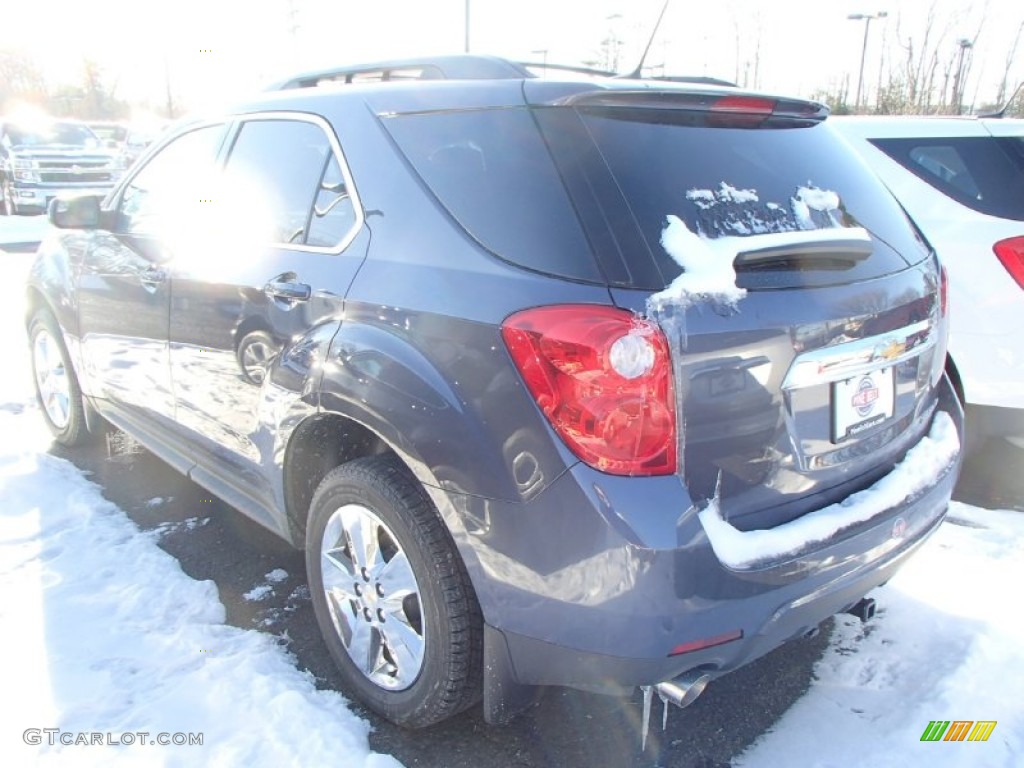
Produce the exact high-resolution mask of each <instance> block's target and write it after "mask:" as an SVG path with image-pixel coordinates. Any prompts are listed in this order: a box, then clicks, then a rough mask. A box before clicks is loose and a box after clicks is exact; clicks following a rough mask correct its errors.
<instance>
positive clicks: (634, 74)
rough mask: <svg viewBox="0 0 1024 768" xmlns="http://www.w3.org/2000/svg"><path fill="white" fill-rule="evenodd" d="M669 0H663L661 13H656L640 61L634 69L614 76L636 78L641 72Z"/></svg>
mask: <svg viewBox="0 0 1024 768" xmlns="http://www.w3.org/2000/svg"><path fill="white" fill-rule="evenodd" d="M670 2H671V0H665V4H664V5H663V6H661V13H659V14H658V20H657V21H656V22H654V29H652V30H651V36H650V37H649V38H648V40H647V47H646V48H644V52H643V54H642V55H641V56H640V61H639V62H638V63H637V65H636V69H634V70H633V71H632V72H630V73H628V74H625V75H615V77H616V78H624V79H627V80H638V79H640V77H641V75H642V74H643V68H644V61H646V59H647V54H648V53H650V51H651V45H652V44H653V43H654V36H655V35H657V34H658V27H660V26H661V20H662V19H663V18H665V11H667V10H668V4H669V3H670Z"/></svg>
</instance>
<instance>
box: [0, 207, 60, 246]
mask: <svg viewBox="0 0 1024 768" xmlns="http://www.w3.org/2000/svg"><path fill="white" fill-rule="evenodd" d="M52 231H54V229H53V227H51V226H50V220H49V218H47V217H46V216H44V215H40V216H8V217H7V218H5V219H4V226H3V228H2V229H0V248H3V247H4V246H15V245H22V244H25V243H38V242H40V241H41V240H42V239H43V238H44V237H46V235H47V234H49V233H50V232H52Z"/></svg>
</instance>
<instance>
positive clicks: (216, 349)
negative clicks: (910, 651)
mask: <svg viewBox="0 0 1024 768" xmlns="http://www.w3.org/2000/svg"><path fill="white" fill-rule="evenodd" d="M460 61H463V60H460ZM488 61H489V62H490V63H491V64H493V63H494V61H493V60H488ZM363 74H365V73H363ZM385 74H391V75H394V74H395V73H385ZM400 74H401V76H397V75H395V76H388V77H378V78H377V80H378V82H367V83H362V82H358V81H359V80H362V79H372V78H365V77H356V78H352V77H350V78H347V79H348V80H350V81H351V82H343V84H341V85H330V84H326V85H325V86H324V87H310V88H306V87H291V88H288V89H286V90H284V91H281V92H277V93H267V94H262V95H260V96H259V97H258V98H255V99H253V100H252V101H249V102H247V103H243V104H240V105H238V106H236V107H235V108H233V109H231V110H229V111H227V112H225V113H224V114H223V116H221V117H219V118H216V119H207V120H202V121H193V122H186V123H183V124H181V125H180V126H178V128H177V129H176V130H174V131H172V132H171V133H170V134H168V135H167V136H166V137H165V138H163V139H162V140H161V141H160V142H159V143H158V144H157V145H155V146H153V147H151V148H150V150H149V151H148V152H147V154H146V155H145V156H144V157H143V158H142V159H141V160H140V162H138V163H137V164H136V165H135V166H134V167H133V169H132V170H131V171H130V172H129V173H128V174H127V176H126V177H125V178H124V179H123V180H122V181H121V183H120V184H119V185H118V187H117V188H116V189H115V190H114V191H113V192H112V193H110V194H109V195H108V196H107V197H106V198H105V199H103V200H102V201H101V200H100V199H99V198H96V197H92V198H90V197H80V198H75V199H69V200H60V201H55V203H54V204H53V206H51V211H50V216H51V220H52V221H53V223H54V224H55V225H56V226H57V227H58V228H60V229H59V231H58V233H57V234H56V235H55V236H52V237H51V238H49V239H48V240H46V241H45V242H44V243H43V244H42V246H41V248H40V252H39V255H38V258H37V261H36V263H35V266H34V269H33V271H32V274H31V278H30V283H29V287H28V291H29V299H30V301H29V303H30V312H29V316H28V318H27V324H28V330H29V335H30V342H31V345H32V359H33V361H34V371H35V377H36V383H37V388H38V392H39V398H40V402H41V404H42V407H43V411H44V413H45V416H46V418H47V420H48V422H49V425H50V427H51V428H52V430H53V432H54V434H55V436H56V438H57V439H58V440H59V441H60V442H62V443H65V444H68V445H71V444H75V443H77V442H79V441H81V440H83V439H85V438H86V437H87V436H88V434H89V432H90V431H91V430H95V429H96V428H97V427H98V426H99V425H101V424H102V423H103V422H109V423H111V424H113V425H115V426H116V427H118V428H120V429H122V430H124V431H126V432H128V433H130V434H131V435H132V436H133V437H135V438H136V439H137V440H138V441H139V442H141V443H142V444H143V445H145V446H146V447H147V448H148V449H150V450H151V451H152V452H153V453H155V454H157V455H158V456H160V457H162V458H163V459H165V460H166V461H167V462H169V463H170V464H171V465H173V466H174V467H176V468H177V469H179V470H180V471H182V472H184V473H187V474H188V476H189V477H190V478H192V479H193V480H194V481H195V482H197V483H199V484H200V485H202V486H205V487H206V488H208V489H209V490H211V491H212V492H214V493H216V494H217V495H219V496H220V497H221V498H223V499H225V500H226V501H227V502H229V503H230V504H232V505H233V506H235V507H236V508H237V509H239V510H240V511H242V512H243V513H245V514H246V515H249V516H250V517H252V518H253V519H255V520H257V521H259V522H260V523H262V524H263V525H265V526H267V527H268V528H270V529H271V530H273V531H275V532H277V533H278V534H280V535H281V536H282V537H284V538H285V539H287V540H288V541H290V542H292V543H293V544H294V545H295V546H297V547H301V548H304V549H305V551H306V561H307V565H308V577H309V584H310V588H311V592H312V596H313V603H314V606H315V609H316V615H317V618H318V620H319V623H320V626H321V628H322V630H323V634H324V639H325V642H326V643H327V645H328V647H329V648H330V650H331V653H332V654H333V656H334V658H335V660H336V661H337V663H338V665H339V667H340V669H341V672H342V674H343V676H344V679H345V680H346V682H347V685H348V691H349V692H350V693H351V694H353V695H355V696H357V697H358V698H360V699H361V700H362V701H363V702H365V703H366V704H367V705H368V706H370V707H371V708H373V709H374V710H376V711H378V712H380V713H381V714H383V715H384V716H385V717H387V718H390V719H392V720H394V721H395V722H398V723H402V724H404V725H408V726H424V725H428V724H431V723H434V722H437V721H439V720H442V719H444V718H446V717H449V716H451V715H453V714H455V713H457V712H459V711H461V710H464V709H465V708H467V707H469V706H471V705H473V704H475V703H477V702H479V701H480V700H481V699H482V701H483V706H484V712H485V716H486V718H487V720H488V722H492V723H497V722H503V721H505V720H507V719H508V718H509V717H511V716H513V715H514V714H515V713H516V712H517V711H518V710H519V709H520V708H521V707H522V706H524V705H525V704H526V703H528V702H529V701H530V700H531V699H532V692H533V691H535V690H537V689H538V688H539V687H541V686H548V685H557V686H572V687H576V688H580V689H585V690H592V691H602V692H607V693H628V692H630V691H632V690H635V688H636V687H637V686H641V687H644V688H645V689H646V691H647V692H648V693H650V692H652V691H656V692H657V693H659V694H660V695H661V696H662V697H663V698H666V699H667V700H670V701H673V702H675V703H678V704H686V703H689V702H690V701H692V700H693V699H694V698H696V696H697V695H698V694H699V693H700V691H701V690H702V689H703V687H704V685H705V684H706V683H707V682H708V681H709V680H711V679H713V678H715V677H717V676H720V675H723V674H725V673H727V672H729V671H730V670H733V669H736V668H737V667H739V666H741V665H743V664H745V663H747V662H749V661H751V660H752V659H754V658H757V657H758V656H760V655H762V654H764V653H766V652H768V651H769V650H771V649H772V648H774V647H776V646H778V645H780V644H781V643H783V642H785V641H787V640H789V639H791V638H794V637H799V636H802V635H805V634H808V633H810V632H813V631H814V629H815V628H816V627H817V626H818V624H819V623H820V622H822V621H823V620H824V619H825V618H827V617H829V616H830V615H832V614H835V613H837V612H841V611H857V612H859V613H860V614H861V615H867V614H869V613H870V602H865V601H864V600H863V598H864V595H865V594H866V593H867V592H868V591H870V590H871V589H873V588H874V587H876V586H878V585H879V584H882V583H884V582H885V581H886V580H887V579H889V577H890V576H891V575H892V574H893V572H894V571H895V570H896V569H897V568H898V567H899V566H900V565H901V564H902V563H903V561H904V560H905V559H906V557H907V556H908V555H909V554H910V553H911V552H913V551H914V550H915V549H916V548H917V547H918V546H919V545H920V544H921V542H922V541H923V540H924V539H925V538H926V537H927V536H928V534H930V533H931V532H932V531H934V530H935V528H936V527H937V526H938V525H939V523H940V522H941V520H942V518H943V515H944V513H945V510H946V506H947V503H948V501H949V498H950V493H951V489H952V487H953V484H954V482H955V480H956V477H957V473H958V470H959V462H960V450H959V432H960V429H961V425H962V416H961V412H960V408H959V405H958V404H957V401H956V399H955V395H954V394H953V390H952V388H951V386H950V383H949V381H948V379H947V376H946V375H945V372H944V365H945V361H946V332H947V324H948V322H947V314H946V301H945V295H946V294H945V281H944V276H943V274H942V271H941V269H940V266H939V264H938V263H937V261H936V258H935V256H934V254H933V253H932V252H931V250H930V248H929V247H928V245H927V244H926V242H925V241H924V240H923V239H922V237H921V236H920V234H919V233H918V232H917V231H916V230H915V228H914V226H913V225H912V224H911V223H910V222H909V221H908V219H907V218H906V216H905V215H904V213H903V211H902V210H901V209H900V207H899V205H898V204H897V203H896V202H894V200H893V199H892V198H891V197H890V195H889V194H888V193H887V192H886V190H885V189H884V188H883V187H882V186H881V185H880V183H879V182H878V181H876V180H875V179H874V177H873V176H872V175H871V174H870V172H869V171H867V170H866V168H865V167H864V166H862V165H861V164H860V162H859V161H858V160H857V159H856V158H855V157H854V156H853V155H852V154H851V152H850V151H849V150H848V149H847V148H846V147H845V145H844V144H843V143H842V142H841V141H840V140H839V139H838V138H837V137H836V136H835V135H834V134H833V132H832V130H831V128H830V126H829V125H828V120H827V119H826V118H827V110H826V109H825V108H824V107H822V106H821V105H819V104H816V103H812V102H806V101H800V100H793V99H783V98H776V97H769V96H764V95H759V94H753V93H745V92H742V91H739V90H737V89H735V88H729V87H726V86H717V85H701V84H685V83H666V82H655V81H641V80H611V79H605V80H592V81H588V82H574V81H570V80H565V81H558V80H541V79H538V78H532V77H530V76H529V74H528V73H527V72H525V71H522V72H512V73H511V74H507V75H502V74H501V72H497V73H494V74H488V75H487V76H481V77H476V78H475V79H460V80H453V79H450V78H449V79H444V78H443V77H439V76H438V75H437V73H436V72H434V71H433V70H431V69H429V68H428V67H419V68H417V67H406V68H404V69H403V70H402V72H401V73H400ZM323 79H331V78H323ZM334 79H337V78H334ZM308 84H309V83H302V84H300V85H308Z"/></svg>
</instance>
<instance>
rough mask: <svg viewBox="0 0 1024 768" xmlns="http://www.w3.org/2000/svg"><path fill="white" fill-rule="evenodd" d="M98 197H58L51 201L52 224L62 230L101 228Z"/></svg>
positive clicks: (50, 217)
mask: <svg viewBox="0 0 1024 768" xmlns="http://www.w3.org/2000/svg"><path fill="white" fill-rule="evenodd" d="M101 199H102V198H100V197H99V196H98V195H79V196H78V197H58V198H55V199H53V200H51V201H50V208H49V210H48V212H47V213H48V217H49V219H50V223H51V224H53V226H55V227H59V228H60V229H96V228H97V227H99V226H100V200H101Z"/></svg>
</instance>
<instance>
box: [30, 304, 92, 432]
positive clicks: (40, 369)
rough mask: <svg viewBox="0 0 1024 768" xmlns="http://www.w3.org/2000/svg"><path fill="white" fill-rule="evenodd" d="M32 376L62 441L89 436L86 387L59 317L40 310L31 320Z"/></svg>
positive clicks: (52, 427) (38, 397)
mask: <svg viewBox="0 0 1024 768" xmlns="http://www.w3.org/2000/svg"><path fill="white" fill-rule="evenodd" d="M29 344H30V349H31V354H32V379H33V382H34V383H35V389H36V400H37V401H38V402H39V407H40V409H41V410H42V412H43V418H44V419H45V420H46V426H48V427H49V428H50V432H52V433H53V437H54V439H55V440H56V441H57V442H58V443H60V444H61V445H66V446H68V447H73V446H76V445H81V444H83V443H85V442H86V441H87V439H88V437H89V432H88V430H87V429H86V423H85V407H84V404H83V403H82V390H81V388H80V387H79V386H78V378H77V377H76V376H75V370H74V368H73V367H72V366H71V358H70V357H69V355H68V350H67V347H66V346H64V337H63V334H62V333H61V330H60V325H59V324H58V323H57V320H56V318H54V316H53V315H52V314H51V313H50V312H49V311H47V310H40V311H39V312H37V313H36V314H35V315H34V316H33V317H32V322H31V323H29Z"/></svg>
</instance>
